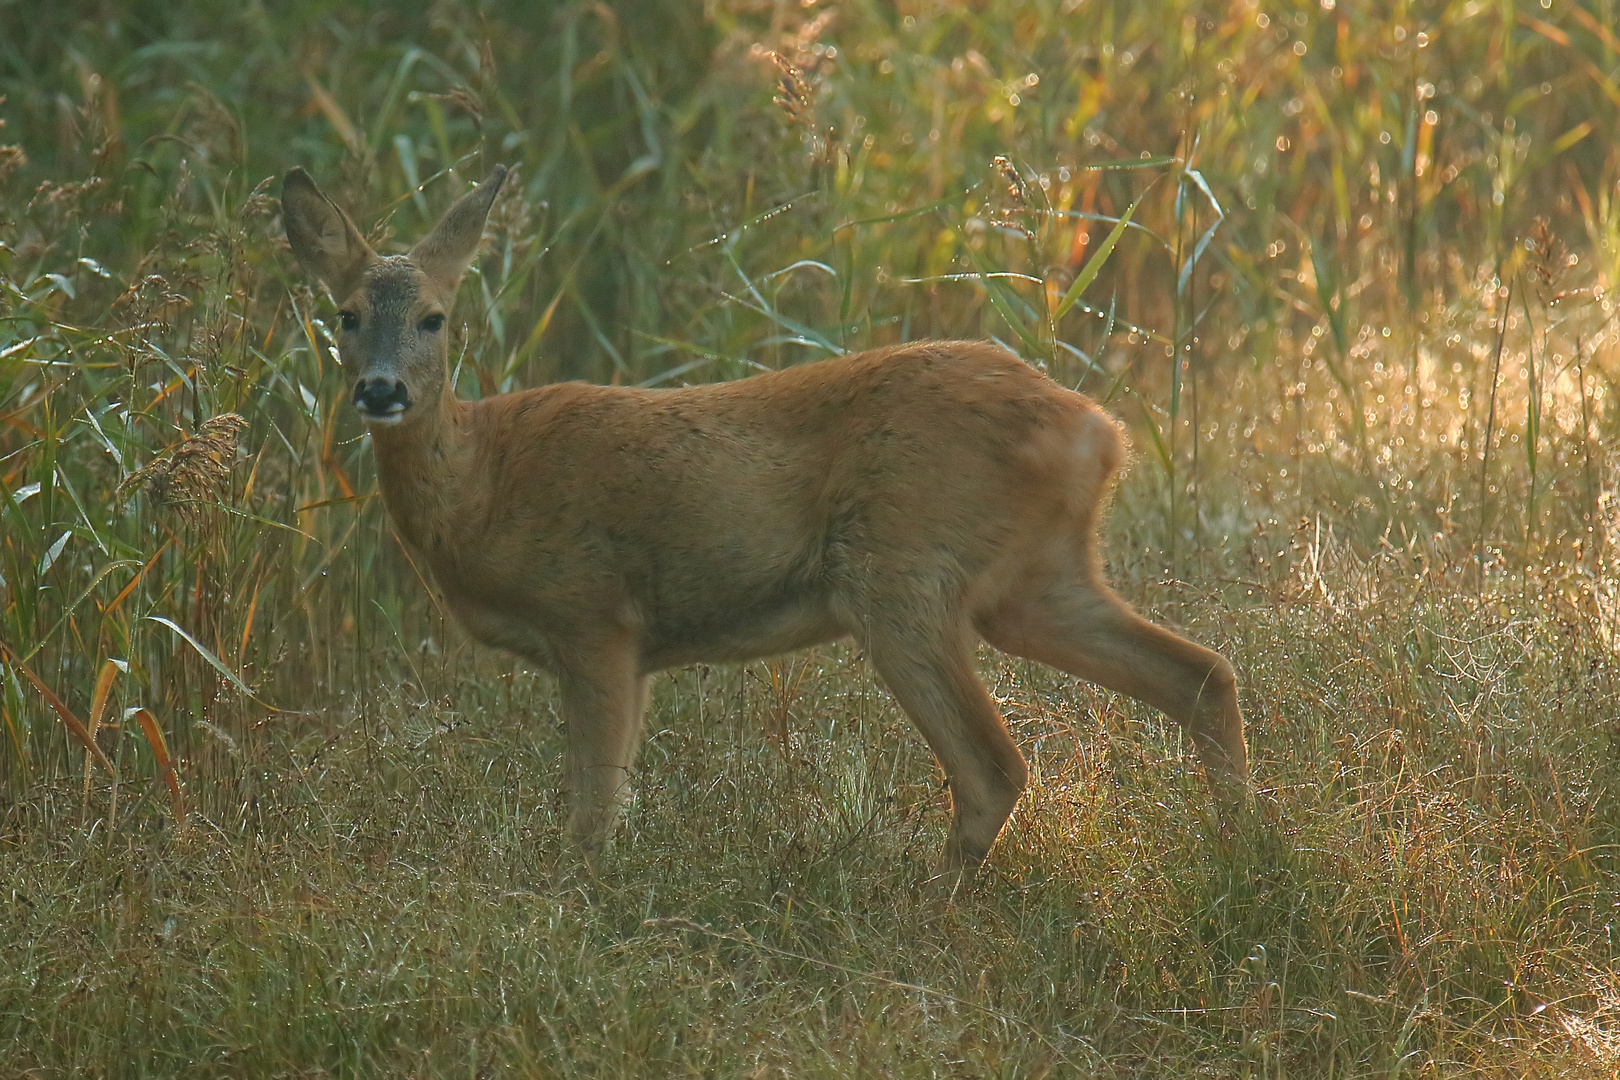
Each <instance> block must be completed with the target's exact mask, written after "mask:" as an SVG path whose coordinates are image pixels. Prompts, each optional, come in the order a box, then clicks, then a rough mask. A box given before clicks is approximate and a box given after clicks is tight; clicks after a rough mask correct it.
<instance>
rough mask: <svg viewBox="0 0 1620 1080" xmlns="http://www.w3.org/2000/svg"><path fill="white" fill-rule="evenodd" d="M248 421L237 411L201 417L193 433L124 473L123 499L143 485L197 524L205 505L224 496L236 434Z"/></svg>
mask: <svg viewBox="0 0 1620 1080" xmlns="http://www.w3.org/2000/svg"><path fill="white" fill-rule="evenodd" d="M246 426H247V421H246V420H244V419H243V418H242V417H241V416H239V415H237V414H236V413H221V414H220V415H219V416H216V417H213V418H212V419H209V420H205V421H203V425H202V427H201V429H199V430H198V432H197V433H196V434H195V435H188V436H187V437H186V438H184V439H182V440H181V441H180V442H179V443H178V444H176V445H175V446H173V447H170V448H169V449H168V450H165V451H164V452H163V453H161V454H159V455H158V456H157V457H156V458H154V459H153V460H152V461H151V462H149V463H148V464H146V465H145V466H143V467H142V468H140V469H137V470H136V471H135V472H133V473H131V474H130V475H129V476H128V477H126V478H125V479H124V482H123V483H122V484H120V485H119V487H118V495H119V498H120V499H122V498H124V497H125V496H127V495H128V493H129V492H131V491H134V490H136V489H137V488H139V489H144V490H145V491H146V492H147V493H148V494H150V495H151V496H152V497H153V498H154V499H155V500H156V501H157V503H158V505H160V506H163V507H166V508H169V509H172V510H173V511H174V512H175V513H176V514H177V515H178V516H179V517H180V519H181V520H182V521H184V522H186V523H187V524H191V525H195V524H198V523H199V522H201V521H202V519H203V517H204V514H205V511H206V508H207V507H209V506H211V505H215V504H218V503H219V502H220V501H221V500H222V499H223V498H224V495H225V484H226V481H227V480H228V479H229V478H230V474H231V465H232V464H233V462H234V460H235V457H236V445H237V437H238V436H239V435H240V434H241V431H242V429H243V428H244V427H246Z"/></svg>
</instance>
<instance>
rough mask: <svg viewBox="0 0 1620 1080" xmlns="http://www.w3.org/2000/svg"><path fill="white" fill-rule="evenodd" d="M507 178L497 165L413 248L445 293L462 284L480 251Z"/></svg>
mask: <svg viewBox="0 0 1620 1080" xmlns="http://www.w3.org/2000/svg"><path fill="white" fill-rule="evenodd" d="M505 179H506V166H505V165H497V166H495V168H493V169H491V170H490V173H489V175H488V176H486V177H485V178H484V182H483V183H481V184H479V185H478V186H477V187H475V188H473V189H472V190H471V191H469V192H468V193H467V194H466V195H464V196H462V198H461V201H460V202H458V203H456V205H454V206H452V207H451V208H450V209H449V210H447V211H445V214H444V217H442V218H440V219H439V223H438V224H437V225H435V226H433V231H432V232H430V233H428V234H427V235H426V236H424V237H423V238H422V239H421V241H420V242H419V243H418V244H417V245H416V246H415V247H414V248H412V249H411V259H412V260H413V261H414V262H415V263H416V265H417V266H419V267H421V268H422V272H423V273H424V274H426V275H427V276H428V277H429V278H431V279H432V280H433V281H434V282H435V283H436V284H437V285H439V286H440V287H441V288H443V289H444V290H445V291H446V292H454V291H455V289H456V286H457V285H459V284H460V283H461V275H462V274H464V273H466V272H467V264H468V263H470V262H472V257H473V255H475V254H476V253H477V251H478V241H479V240H480V239H482V238H483V235H484V222H485V221H486V220H487V219H488V218H489V208H490V206H491V205H493V204H494V202H495V196H496V194H497V193H498V192H499V191H500V190H501V183H502V181H504V180H505Z"/></svg>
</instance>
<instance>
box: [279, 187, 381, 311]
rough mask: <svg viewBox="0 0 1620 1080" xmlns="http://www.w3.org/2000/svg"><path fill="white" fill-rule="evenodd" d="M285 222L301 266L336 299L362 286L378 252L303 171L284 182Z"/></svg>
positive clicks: (282, 199)
mask: <svg viewBox="0 0 1620 1080" xmlns="http://www.w3.org/2000/svg"><path fill="white" fill-rule="evenodd" d="M281 219H282V222H283V223H284V224H285V225H286V228H287V242H288V243H289V244H291V245H292V249H293V254H294V255H296V256H297V257H298V262H299V263H300V265H302V266H303V268H304V269H305V270H308V271H309V272H310V273H311V274H314V275H315V276H316V277H317V278H319V279H320V280H321V281H322V282H324V283H325V284H326V287H327V288H328V289H331V290H332V293H333V295H334V296H336V297H338V298H339V299H340V300H341V299H343V298H345V297H347V296H348V295H349V294H350V293H352V292H354V291H355V290H356V289H358V288H359V287H360V275H361V274H363V273H364V272H365V269H366V266H367V264H368V263H370V262H371V261H372V260H373V259H375V258H376V257H377V253H376V252H374V251H372V250H371V245H370V244H367V243H366V240H365V237H363V236H361V235H360V230H359V229H356V228H355V227H354V222H352V221H350V220H349V215H348V214H345V213H344V212H343V211H342V210H340V209H338V205H337V204H336V203H334V202H333V201H332V200H331V199H328V198H327V197H326V196H325V195H324V194H323V193H322V192H321V189H320V188H318V187H316V186H315V181H313V180H311V179H310V178H309V174H308V173H307V172H305V171H304V170H303V169H297V168H295V169H292V170H290V171H289V172H288V173H287V178H286V179H285V180H284V181H282V184H281Z"/></svg>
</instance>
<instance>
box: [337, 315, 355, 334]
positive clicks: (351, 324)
mask: <svg viewBox="0 0 1620 1080" xmlns="http://www.w3.org/2000/svg"><path fill="white" fill-rule="evenodd" d="M338 324H339V325H340V326H342V327H343V329H345V330H358V329H360V316H358V315H356V314H355V313H354V312H352V311H340V312H338Z"/></svg>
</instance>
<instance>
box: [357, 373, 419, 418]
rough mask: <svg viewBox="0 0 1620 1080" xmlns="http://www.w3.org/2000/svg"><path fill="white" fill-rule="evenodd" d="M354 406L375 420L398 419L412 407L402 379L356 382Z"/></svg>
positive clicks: (408, 392)
mask: <svg viewBox="0 0 1620 1080" xmlns="http://www.w3.org/2000/svg"><path fill="white" fill-rule="evenodd" d="M354 407H355V408H357V409H359V410H360V411H361V412H362V413H365V414H366V415H367V416H368V417H370V418H372V419H374V420H383V419H389V420H397V419H399V417H400V416H401V415H402V414H403V413H404V412H405V410H406V409H408V408H410V407H411V394H410V391H409V390H406V389H405V383H404V381H403V380H401V379H382V378H378V379H361V380H359V381H358V382H356V383H355V384H354Z"/></svg>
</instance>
